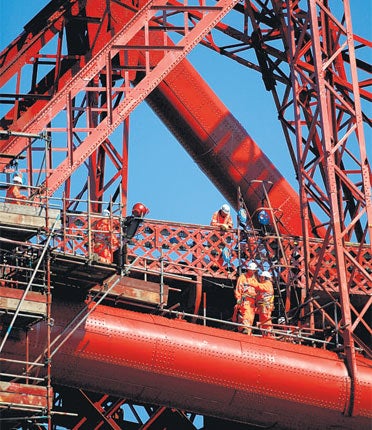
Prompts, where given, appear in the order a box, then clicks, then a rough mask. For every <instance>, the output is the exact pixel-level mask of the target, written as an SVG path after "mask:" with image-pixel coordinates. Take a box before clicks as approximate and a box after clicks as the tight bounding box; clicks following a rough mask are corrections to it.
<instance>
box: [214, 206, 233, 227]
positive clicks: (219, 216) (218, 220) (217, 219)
mask: <svg viewBox="0 0 372 430" xmlns="http://www.w3.org/2000/svg"><path fill="white" fill-rule="evenodd" d="M223 225H225V226H226V228H233V225H234V224H233V221H232V218H231V215H230V214H224V213H223V212H222V211H221V210H218V211H217V212H215V213H214V214H213V215H212V220H211V226H215V227H217V226H219V227H222V226H223Z"/></svg>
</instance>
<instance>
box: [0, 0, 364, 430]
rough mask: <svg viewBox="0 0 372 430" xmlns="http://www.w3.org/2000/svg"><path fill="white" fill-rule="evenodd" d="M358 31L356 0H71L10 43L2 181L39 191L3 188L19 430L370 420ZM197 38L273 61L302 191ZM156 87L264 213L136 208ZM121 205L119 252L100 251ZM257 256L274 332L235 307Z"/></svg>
mask: <svg viewBox="0 0 372 430" xmlns="http://www.w3.org/2000/svg"><path fill="white" fill-rule="evenodd" d="M357 30H358V29H356V28H354V27H353V25H352V15H351V11H350V2H349V0H344V1H342V0H337V1H332V2H331V1H327V0H307V1H300V0H289V1H287V2H282V1H277V0H271V1H269V0H266V1H261V0H252V1H245V2H238V1H236V0H218V1H213V2H209V1H208V2H207V1H200V2H191V1H185V2H179V1H176V0H170V1H164V0H150V1H148V2H143V1H141V0H135V1H134V0H131V1H129V0H84V1H82V0H52V1H50V2H49V3H46V5H45V7H44V9H42V10H41V11H40V12H39V13H38V14H37V15H36V16H35V17H34V18H33V19H32V20H31V21H30V22H28V23H27V24H26V25H25V26H24V31H23V32H22V33H21V34H20V35H19V36H18V37H17V38H16V39H15V40H14V41H13V42H12V43H10V44H9V45H8V46H7V47H6V48H4V49H3V51H2V52H1V53H0V88H1V90H0V101H1V106H2V111H1V112H2V114H1V115H0V126H1V128H0V172H1V175H2V177H1V185H2V189H4V190H5V188H6V187H7V186H8V185H9V183H10V182H11V179H12V177H13V175H14V174H15V173H19V174H24V175H25V176H27V178H28V184H27V186H24V190H23V191H24V192H25V193H27V199H28V200H27V201H26V202H24V204H22V205H16V204H12V203H9V202H7V201H5V200H4V195H5V192H4V193H3V195H2V196H1V201H0V256H1V259H0V270H1V272H0V318H1V319H0V328H1V338H0V363H1V367H0V411H1V415H0V427H1V428H2V429H25V430H26V429H60V428H67V429H99V428H100V429H131V430H132V429H133V430H140V429H141V430H145V429H146V430H156V429H161V430H165V429H185V430H188V429H190V430H192V429H200V428H203V429H205V430H212V429H213V430H215V429H232V430H233V429H241V430H244V429H257V428H259V429H261V428H274V429H282V430H284V429H324V428H338V429H345V430H346V429H348V430H349V429H358V430H360V429H367V428H369V427H370V425H371V420H372V361H371V360H372V350H371V334H372V328H371V318H372V314H371V308H372V306H371V305H372V297H371V291H372V249H371V230H372V206H371V167H370V164H369V160H368V157H367V155H368V151H367V137H368V134H367V133H370V126H371V119H370V118H369V115H368V113H370V106H371V105H370V102H371V99H372V93H371V92H370V88H371V83H372V81H371V65H370V64H369V63H368V58H370V55H371V54H370V53H371V47H372V43H371V41H369V40H366V39H364V38H362V37H360V36H359V35H358V31H357ZM197 45H203V47H204V49H210V50H213V51H215V52H216V55H217V54H220V55H222V56H224V57H227V58H226V61H235V62H237V63H238V64H239V65H240V67H242V68H244V67H245V68H247V69H253V70H255V71H256V72H257V73H258V74H259V75H260V76H261V77H262V80H263V87H264V88H265V90H266V91H268V92H270V93H271V94H272V97H273V103H274V104H275V107H276V110H277V113H278V121H279V122H280V125H281V127H282V130H283V135H284V138H285V141H286V143H287V147H288V154H289V155H288V160H289V162H290V163H291V164H292V165H293V169H294V172H295V174H296V178H297V180H298V189H297V190H294V189H293V188H292V187H291V186H290V184H289V183H288V182H287V181H286V179H285V178H284V177H282V175H281V174H280V173H279V171H278V170H277V169H276V168H275V166H274V165H273V164H272V163H271V162H270V160H269V158H268V157H267V156H266V155H265V154H264V153H263V152H262V150H261V149H260V148H259V146H258V145H257V144H256V143H255V142H254V140H253V139H252V138H251V137H250V136H249V134H248V133H247V131H245V130H244V129H243V128H242V126H241V125H240V124H239V122H238V121H237V120H236V118H234V116H233V115H232V114H231V112H229V110H228V109H227V108H226V107H225V106H224V105H223V103H222V102H221V101H220V100H219V99H218V97H217V96H216V95H215V94H214V92H213V91H212V90H211V88H210V87H209V86H208V84H207V83H206V82H205V81H204V80H203V78H202V77H201V76H200V75H199V74H198V72H197V71H196V70H195V69H194V67H193V65H192V64H191V63H190V62H189V61H188V59H187V58H186V56H187V55H188V54H189V53H190V52H191V50H192V49H193V48H195V47H196V46H197ZM142 102H146V103H147V104H148V105H149V106H150V107H151V108H152V109H153V110H154V112H155V113H156V114H157V115H158V116H159V118H160V119H161V120H162V121H163V123H164V124H165V125H166V126H167V127H168V128H169V130H170V131H171V132H172V133H173V135H174V136H175V137H176V139H177V140H178V141H179V143H180V144H181V145H182V146H183V147H184V148H185V149H186V151H187V152H188V153H189V154H190V156H191V157H192V158H193V160H194V161H195V163H197V165H198V166H199V167H200V169H201V170H202V171H203V172H205V173H206V174H207V176H208V177H209V178H210V180H211V181H212V182H213V184H214V185H215V186H216V187H217V188H218V190H219V191H220V192H221V193H222V194H223V196H224V197H225V198H226V200H227V201H228V202H229V203H230V204H231V205H232V206H233V208H234V209H235V210H236V211H237V213H238V214H240V215H241V214H242V213H244V212H245V213H246V214H247V217H246V219H245V218H244V219H242V218H241V217H239V216H238V218H237V220H236V223H235V225H236V226H237V227H236V228H233V229H231V230H228V231H220V230H218V229H216V228H214V227H210V226H206V225H194V224H186V223H177V222H174V223H170V222H165V221H162V220H154V219H148V218H147V217H141V218H136V217H135V218H131V208H130V207H129V208H128V204H127V197H128V163H129V157H128V151H129V149H128V148H129V137H130V121H129V119H130V116H131V113H132V112H133V110H134V109H135V108H136V107H137V106H138V105H139V104H141V103H142ZM117 130H121V134H117V133H114V132H115V131H117ZM118 135H120V139H119V138H118ZM369 136H370V134H369ZM368 143H369V144H370V143H371V142H368ZM76 184H78V186H77V185H76ZM106 207H109V208H110V210H111V215H110V217H109V223H110V232H109V233H108V234H109V237H110V241H111V244H112V247H111V249H112V263H102V262H100V261H99V260H98V259H97V258H96V255H95V252H94V246H95V240H96V238H97V236H96V234H97V232H98V233H102V232H100V231H99V227H98V225H99V224H98V222H99V221H100V220H101V219H102V215H101V214H102V209H103V208H106ZM263 209H264V210H266V211H267V213H268V214H269V216H270V223H269V225H267V226H262V225H261V224H260V223H259V221H258V213H259V211H261V210H263ZM243 210H244V212H242V211H243ZM106 234H107V233H106ZM221 254H222V255H223V256H224V263H223V265H221V261H220V257H221ZM251 260H254V261H255V262H256V263H257V264H258V265H259V267H260V268H261V269H267V268H270V270H271V271H272V273H273V275H274V287H275V311H274V314H273V323H274V324H273V331H272V333H273V336H272V337H267V336H265V331H264V330H263V329H262V328H261V327H260V326H259V324H256V325H255V326H254V327H253V333H252V335H251V336H247V335H244V334H242V333H240V332H238V330H237V328H238V324H237V323H235V322H234V321H233V318H232V312H233V307H234V287H235V285H236V279H237V276H238V275H239V274H240V273H241V270H242V267H243V266H244V264H245V263H246V262H247V261H251ZM201 417H202V418H203V419H202V420H201Z"/></svg>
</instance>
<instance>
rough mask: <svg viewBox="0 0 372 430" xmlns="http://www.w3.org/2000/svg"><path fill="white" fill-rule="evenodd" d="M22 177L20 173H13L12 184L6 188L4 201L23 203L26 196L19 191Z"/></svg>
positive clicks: (16, 203)
mask: <svg viewBox="0 0 372 430" xmlns="http://www.w3.org/2000/svg"><path fill="white" fill-rule="evenodd" d="M22 183H23V181H22V177H21V176H20V175H15V176H14V178H13V184H12V185H10V187H9V188H8V189H7V190H6V196H5V202H6V203H12V204H15V205H23V204H25V200H27V197H26V196H25V195H23V194H22V193H21V191H20V189H21V186H22Z"/></svg>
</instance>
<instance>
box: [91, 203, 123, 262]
mask: <svg viewBox="0 0 372 430" xmlns="http://www.w3.org/2000/svg"><path fill="white" fill-rule="evenodd" d="M102 215H103V218H100V219H98V221H97V222H96V223H95V225H94V237H93V253H94V254H95V258H97V260H98V262H100V263H104V264H112V262H113V257H114V252H115V251H116V250H117V249H118V247H119V245H120V242H119V239H118V234H117V233H118V230H119V227H118V225H117V220H115V219H111V218H110V215H111V212H110V211H109V210H108V209H104V210H103V211H102ZM115 231H116V233H115Z"/></svg>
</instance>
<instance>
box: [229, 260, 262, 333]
mask: <svg viewBox="0 0 372 430" xmlns="http://www.w3.org/2000/svg"><path fill="white" fill-rule="evenodd" d="M256 272H257V264H256V263H255V262H253V261H251V262H250V263H248V265H247V268H246V272H245V273H244V272H243V273H242V274H241V275H240V276H239V278H238V280H237V282H236V287H235V299H236V305H235V312H234V313H235V314H236V321H237V322H238V323H239V324H242V325H243V327H242V326H240V327H239V328H238V331H240V332H242V333H245V334H251V333H252V325H253V322H254V317H255V312H256V295H257V287H258V280H257V278H256Z"/></svg>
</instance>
